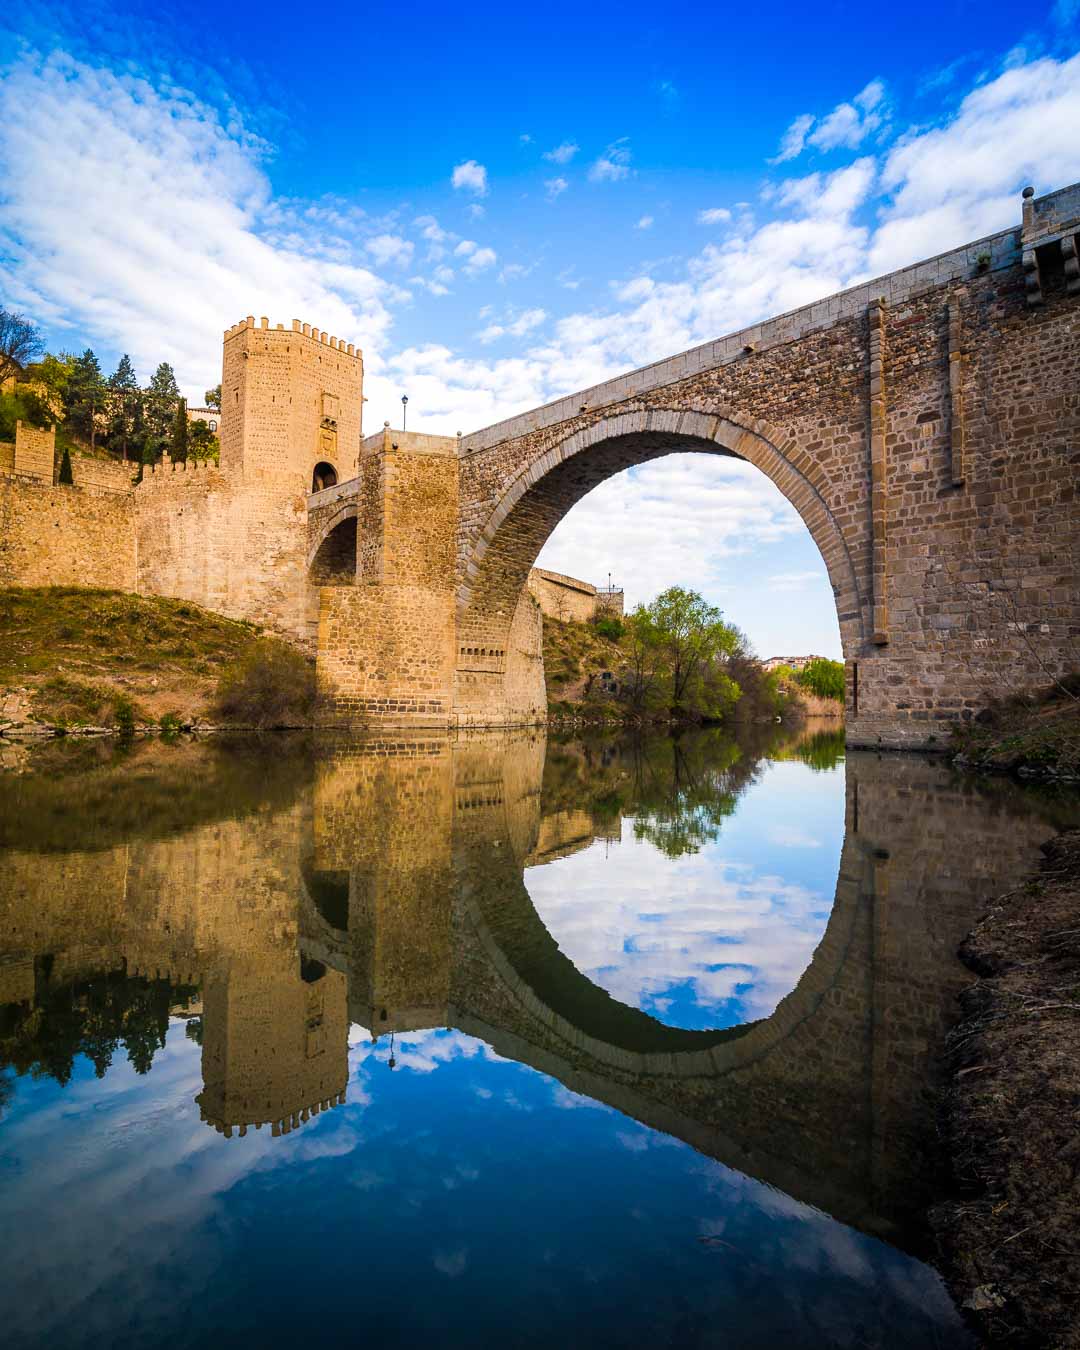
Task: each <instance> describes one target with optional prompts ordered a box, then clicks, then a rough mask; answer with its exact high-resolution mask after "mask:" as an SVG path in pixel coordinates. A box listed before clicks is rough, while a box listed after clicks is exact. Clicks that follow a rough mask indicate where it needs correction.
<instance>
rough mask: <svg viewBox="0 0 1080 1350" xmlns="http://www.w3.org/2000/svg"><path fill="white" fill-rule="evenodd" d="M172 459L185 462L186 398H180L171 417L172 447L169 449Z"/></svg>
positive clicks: (186, 451) (186, 443)
mask: <svg viewBox="0 0 1080 1350" xmlns="http://www.w3.org/2000/svg"><path fill="white" fill-rule="evenodd" d="M169 453H170V454H171V455H172V457H173V459H174V460H176V461H177V462H178V463H180V464H186V463H187V457H188V415H187V399H184V398H182V399H180V400H179V402H178V403H177V405H176V414H175V416H174V417H173V429H172V448H171V450H170V451H169Z"/></svg>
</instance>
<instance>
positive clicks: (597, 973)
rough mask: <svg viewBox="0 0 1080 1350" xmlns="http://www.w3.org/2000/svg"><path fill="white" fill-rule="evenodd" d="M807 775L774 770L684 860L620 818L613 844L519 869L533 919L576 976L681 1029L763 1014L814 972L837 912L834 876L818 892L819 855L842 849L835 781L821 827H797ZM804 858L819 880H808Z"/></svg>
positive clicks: (839, 785)
mask: <svg viewBox="0 0 1080 1350" xmlns="http://www.w3.org/2000/svg"><path fill="white" fill-rule="evenodd" d="M792 771H794V772H792ZM809 776H810V775H809V770H807V769H806V768H805V766H803V765H781V766H771V767H770V771H769V772H767V773H766V774H765V775H764V776H763V780H762V782H760V783H758V784H756V785H755V786H754V787H752V788H751V789H750V790H749V791H748V792H747V793H746V794H745V795H744V797H742V798H741V799H740V801H739V805H738V806H737V808H736V814H735V816H734V817H733V818H732V819H731V820H730V821H728V822H727V823H726V824H725V827H724V833H723V834H722V835H721V838H720V839H719V841H717V842H716V843H713V844H708V845H706V846H705V847H704V848H703V849H702V850H701V852H699V853H696V854H691V855H685V856H683V857H681V858H675V859H672V858H668V857H665V856H664V855H663V854H661V853H660V852H659V851H658V850H656V849H655V848H653V847H652V846H651V845H650V844H648V843H647V842H645V841H643V840H638V839H635V838H634V831H633V820H632V819H630V818H625V819H624V821H623V829H622V842H621V843H620V844H618V845H617V846H616V847H614V848H611V847H608V846H606V845H605V844H599V843H598V844H596V845H594V846H592V847H591V848H588V849H585V850H584V851H583V852H581V853H578V854H575V855H573V856H571V857H569V858H562V859H559V860H558V861H555V862H551V863H547V864H544V865H542V866H539V867H533V868H529V869H528V870H527V871H526V873H525V884H526V886H527V888H528V891H529V895H530V896H531V898H532V901H533V904H534V905H535V906H536V910H537V913H538V914H539V915H540V918H541V919H542V920H543V922H544V924H545V925H546V926H547V928H548V930H549V931H550V933H551V934H552V936H553V937H554V938H555V941H556V942H557V943H558V944H559V947H560V948H561V949H562V951H563V952H564V953H565V954H566V955H567V956H568V957H569V959H570V960H571V961H572V962H573V963H574V965H575V966H577V968H578V969H579V970H580V971H582V972H583V973H584V974H585V975H587V976H588V977H589V978H590V979H592V980H594V981H595V982H596V983H597V984H599V985H600V986H601V987H602V988H604V989H606V990H607V991H608V993H609V994H611V995H612V997H613V998H616V999H618V1000H619V1001H620V1002H622V1003H626V1004H628V1005H629V1006H631V1007H635V1008H641V1009H643V1010H645V1011H647V1012H651V1013H653V1014H654V1015H655V1016H657V1017H659V1018H660V1019H661V1020H663V1021H669V1022H672V1023H675V1024H682V1025H687V1026H710V1025H725V1024H730V1023H733V1022H739V1021H752V1020H754V1019H756V1018H761V1017H767V1016H769V1014H770V1013H772V1012H773V1010H774V1009H775V1008H776V1005H777V1004H778V1003H779V1002H780V1000H781V999H782V998H783V997H784V996H785V995H786V994H788V993H790V991H791V990H792V989H793V988H794V987H795V985H796V984H797V983H798V981H799V977H800V976H801V975H802V973H803V971H804V970H805V969H806V967H807V966H808V965H809V963H810V959H811V957H812V956H813V953H814V949H815V948H816V947H817V944H818V943H819V942H820V940H821V937H822V934H823V933H824V931H825V927H826V924H827V922H828V916H829V912H830V910H831V908H832V902H833V891H834V887H835V877H836V873H835V870H833V872H832V881H831V883H829V888H828V891H827V893H826V892H825V890H824V889H823V887H822V884H821V881H820V876H821V871H822V866H821V858H822V855H823V853H824V848H823V845H828V846H829V847H830V848H831V847H834V846H835V848H836V850H837V852H838V847H839V841H838V839H837V838H836V837H835V836H836V835H837V831H838V829H839V830H842V822H843V778H842V774H839V775H836V777H835V779H834V780H833V782H832V783H830V784H829V785H828V788H827V789H826V790H825V791H824V793H822V792H821V791H820V790H819V793H818V796H819V798H821V797H823V799H824V800H823V801H822V802H821V803H820V806H819V809H820V810H822V811H824V812H825V813H826V814H825V817H824V819H814V818H813V816H811V818H810V819H808V820H807V821H806V822H805V823H803V822H800V821H793V820H792V819H790V814H789V812H790V798H791V790H792V788H793V787H795V786H800V787H801V788H802V790H803V791H804V792H805V789H806V783H805V782H804V781H801V780H803V779H807V778H809ZM823 777H824V776H821V775H819V776H818V779H817V780H815V787H818V788H819V789H820V788H821V787H823V786H824V783H823V782H822V779H823ZM792 780H795V781H792ZM784 816H788V818H787V819H784ZM804 850H805V851H806V852H805V853H804V852H803V851H804ZM810 850H813V853H812V855H810V856H813V858H814V860H815V861H814V866H815V868H816V869H817V871H816V872H815V873H813V874H811V875H809V876H807V877H806V879H805V880H804V864H803V862H802V858H803V857H804V856H807V854H809V852H810ZM747 858H750V859H751V860H752V861H746V859H747ZM824 870H827V869H824Z"/></svg>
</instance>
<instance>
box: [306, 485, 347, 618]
mask: <svg viewBox="0 0 1080 1350" xmlns="http://www.w3.org/2000/svg"><path fill="white" fill-rule="evenodd" d="M356 537H357V536H356V508H355V507H354V506H348V507H346V508H344V512H343V513H342V515H341V516H340V518H339V519H338V520H337V522H336V523H335V524H334V525H332V527H331V528H330V529H328V530H327V531H326V533H325V534H324V535H323V537H322V539H321V540H320V541H319V544H318V546H317V548H316V549H315V552H314V553H313V554H312V556H311V561H310V563H309V564H308V574H307V626H308V630H309V632H310V635H311V638H312V640H313V641H314V640H315V639H316V638H317V637H318V632H319V591H320V590H321V589H322V587H323V586H354V585H355V584H356Z"/></svg>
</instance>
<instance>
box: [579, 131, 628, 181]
mask: <svg viewBox="0 0 1080 1350" xmlns="http://www.w3.org/2000/svg"><path fill="white" fill-rule="evenodd" d="M625 142H626V137H625V136H624V137H623V138H622V139H621V140H618V141H615V142H614V143H613V144H611V145H609V146H608V148H607V149H606V150H605V151H604V153H603V154H602V155H601V156H600V157H599V159H597V160H596V161H595V162H594V163H593V165H592V167H591V168H590V169H589V178H590V180H591V181H592V182H594V183H617V182H619V180H620V179H622V178H626V177H628V176H629V174H630V151H629V149H628V148H627V146H626V144H625Z"/></svg>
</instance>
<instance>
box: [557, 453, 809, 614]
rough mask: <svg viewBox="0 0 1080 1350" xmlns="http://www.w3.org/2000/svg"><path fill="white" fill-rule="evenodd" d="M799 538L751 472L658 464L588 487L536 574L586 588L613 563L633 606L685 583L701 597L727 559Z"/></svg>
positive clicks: (707, 460)
mask: <svg viewBox="0 0 1080 1350" xmlns="http://www.w3.org/2000/svg"><path fill="white" fill-rule="evenodd" d="M802 529H803V525H802V523H801V521H800V520H799V517H798V515H797V514H796V512H795V509H794V508H793V507H792V506H791V505H789V503H788V502H787V500H786V499H785V498H784V497H783V495H782V494H781V493H780V491H779V490H778V489H777V488H775V487H774V486H773V485H772V484H771V483H770V482H769V480H768V479H767V478H766V477H765V475H764V474H762V473H761V472H759V471H758V470H757V469H755V468H754V467H753V466H752V465H750V464H745V463H742V462H741V461H739V460H735V459H731V458H729V457H726V456H721V455H713V454H701V453H686V454H677V455H667V456H665V457H664V458H662V459H659V460H656V461H654V462H653V463H650V464H647V465H643V466H642V467H640V468H637V469H633V470H631V471H630V472H627V473H621V474H618V475H616V476H615V477H614V478H610V479H608V481H607V482H605V483H602V484H601V485H600V486H599V487H597V488H594V489H593V491H592V492H590V493H589V494H588V496H587V497H585V498H584V499H583V500H582V501H581V502H579V503H578V505H577V506H576V507H575V508H574V510H573V511H572V512H570V514H569V515H567V516H566V518H565V519H564V520H563V521H562V522H561V523H560V524H559V525H558V526H557V527H556V528H555V530H554V532H553V533H552V535H551V537H550V538H549V539H548V541H547V543H546V544H545V545H544V549H543V552H542V553H541V555H540V556H541V560H542V561H541V566H543V567H549V568H551V569H552V570H554V571H557V572H565V573H569V575H571V576H581V577H587V578H590V579H595V578H597V577H603V576H606V575H607V572H608V570H609V569H610V568H611V566H612V564H613V561H614V562H617V566H618V570H619V574H620V575H619V580H620V582H621V584H622V585H623V587H624V589H625V591H626V597H627V603H628V604H630V605H634V604H637V603H638V601H643V600H648V599H650V598H651V597H652V596H653V595H655V594H656V593H657V592H658V591H661V590H663V589H664V588H665V587H666V586H672V585H677V584H682V583H681V582H680V578H682V579H683V581H685V578H686V577H687V576H688V575H694V576H695V577H697V578H698V579H699V582H698V583H696V584H699V588H701V587H702V586H704V585H706V584H707V583H709V582H710V581H716V580H717V579H718V578H720V577H722V576H723V575H724V574H725V573H726V571H727V570H728V568H729V566H730V561H731V559H733V558H737V557H741V556H743V555H745V554H747V553H749V552H751V551H752V550H754V549H756V548H762V547H766V546H768V545H775V544H781V543H783V542H784V541H786V540H788V539H792V538H795V537H796V536H798V535H799V534H800V533H801V531H802ZM820 580H821V582H824V569H823V570H822V573H821V576H820Z"/></svg>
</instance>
